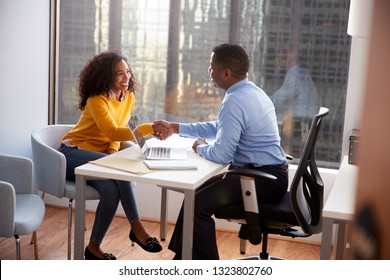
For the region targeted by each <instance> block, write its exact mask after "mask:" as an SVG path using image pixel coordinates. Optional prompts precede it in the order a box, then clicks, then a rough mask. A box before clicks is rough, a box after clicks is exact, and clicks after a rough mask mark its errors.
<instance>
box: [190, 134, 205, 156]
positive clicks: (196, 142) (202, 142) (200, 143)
mask: <svg viewBox="0 0 390 280" xmlns="http://www.w3.org/2000/svg"><path fill="white" fill-rule="evenodd" d="M202 144H207V142H206V140H204V139H201V138H200V139H198V140H196V141H195V142H194V144H192V149H193V150H194V152H195V153H196V147H198V146H199V145H202Z"/></svg>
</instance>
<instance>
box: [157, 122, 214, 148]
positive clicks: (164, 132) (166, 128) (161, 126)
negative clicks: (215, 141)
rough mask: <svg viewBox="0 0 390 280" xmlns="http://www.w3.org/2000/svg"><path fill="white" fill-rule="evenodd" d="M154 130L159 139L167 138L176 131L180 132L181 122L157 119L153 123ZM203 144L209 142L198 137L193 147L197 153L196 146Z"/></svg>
mask: <svg viewBox="0 0 390 280" xmlns="http://www.w3.org/2000/svg"><path fill="white" fill-rule="evenodd" d="M152 126H153V130H154V134H153V136H154V137H156V138H157V139H159V140H165V139H167V138H168V137H170V136H171V135H172V134H174V133H176V134H177V133H178V132H179V124H178V123H174V122H167V121H165V120H157V121H155V122H154V123H153V125H152ZM201 144H207V142H206V141H205V140H204V139H198V140H195V142H194V144H193V145H192V149H193V150H194V152H195V153H196V147H197V146H199V145H201Z"/></svg>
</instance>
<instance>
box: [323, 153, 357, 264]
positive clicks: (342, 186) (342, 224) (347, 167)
mask: <svg viewBox="0 0 390 280" xmlns="http://www.w3.org/2000/svg"><path fill="white" fill-rule="evenodd" d="M357 175H358V167H357V166H356V165H352V164H348V157H347V156H345V157H344V159H343V162H342V163H341V166H340V170H339V173H338V175H337V178H336V180H335V182H334V185H333V188H332V190H331V191H330V193H329V197H328V199H327V201H326V203H325V205H324V209H323V210H322V216H323V226H322V240H321V256H320V257H321V260H329V259H330V251H331V247H332V237H333V225H334V224H336V225H337V227H338V228H337V241H336V242H335V246H334V248H335V254H334V255H335V259H342V258H343V253H344V249H345V234H346V226H347V224H348V223H350V222H351V221H352V220H353V218H354V214H355V195H356V183H357Z"/></svg>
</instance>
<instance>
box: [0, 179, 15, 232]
mask: <svg viewBox="0 0 390 280" xmlns="http://www.w3.org/2000/svg"><path fill="white" fill-rule="evenodd" d="M15 208H16V194H15V189H14V187H13V185H12V184H10V183H8V182H5V181H0V220H1V227H0V236H2V237H11V236H13V235H14V231H15V228H14V227H15Z"/></svg>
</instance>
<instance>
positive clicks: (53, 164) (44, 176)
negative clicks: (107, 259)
mask: <svg viewBox="0 0 390 280" xmlns="http://www.w3.org/2000/svg"><path fill="white" fill-rule="evenodd" d="M72 127H73V125H49V126H46V127H43V128H41V129H39V130H36V131H34V132H33V133H32V134H31V146H32V154H33V161H34V166H35V178H36V183H37V186H38V188H39V190H40V191H42V192H43V194H44V193H48V194H50V195H53V196H55V197H58V198H63V197H66V198H68V199H69V203H68V260H69V259H71V252H72V250H71V240H72V204H73V199H74V198H75V194H76V185H75V183H74V182H72V181H68V180H66V159H65V156H64V154H62V153H61V152H59V151H58V150H57V148H58V147H59V146H60V144H61V143H60V142H61V139H62V137H63V136H64V135H65V134H66V133H67V132H68V131H69V130H70V129H72ZM86 199H87V200H98V199H100V195H99V193H98V192H97V191H96V190H95V189H94V188H92V187H91V186H88V185H87V189H86Z"/></svg>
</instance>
